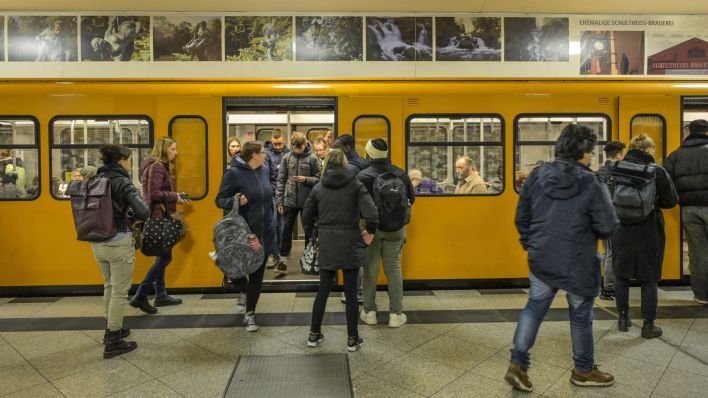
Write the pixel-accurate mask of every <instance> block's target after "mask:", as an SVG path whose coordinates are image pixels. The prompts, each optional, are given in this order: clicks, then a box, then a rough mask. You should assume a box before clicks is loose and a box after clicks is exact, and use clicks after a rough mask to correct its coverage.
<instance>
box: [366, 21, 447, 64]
mask: <svg viewBox="0 0 708 398" xmlns="http://www.w3.org/2000/svg"><path fill="white" fill-rule="evenodd" d="M432 33H433V18H432V17H366V60H367V61H432V60H433V34H432Z"/></svg>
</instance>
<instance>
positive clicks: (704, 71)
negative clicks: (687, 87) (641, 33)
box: [647, 32, 708, 75]
mask: <svg viewBox="0 0 708 398" xmlns="http://www.w3.org/2000/svg"><path fill="white" fill-rule="evenodd" d="M647 54H648V55H649V56H648V58H647V74H649V75H708V33H706V32H704V33H696V32H692V33H686V32H648V33H647Z"/></svg>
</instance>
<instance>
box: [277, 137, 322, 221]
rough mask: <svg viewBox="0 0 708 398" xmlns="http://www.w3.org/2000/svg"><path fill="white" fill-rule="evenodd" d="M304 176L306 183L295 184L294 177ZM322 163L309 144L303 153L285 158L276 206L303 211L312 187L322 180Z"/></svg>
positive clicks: (289, 154)
mask: <svg viewBox="0 0 708 398" xmlns="http://www.w3.org/2000/svg"><path fill="white" fill-rule="evenodd" d="M295 176H304V177H306V179H305V182H295V180H293V177H295ZM319 176H320V161H319V159H317V156H315V154H314V153H312V147H311V146H310V144H309V143H308V144H307V147H305V151H304V152H303V153H295V152H288V153H287V154H285V156H283V160H282V161H281V163H280V169H279V170H278V180H277V181H278V184H277V186H276V189H275V204H276V205H279V206H280V205H283V206H285V207H293V208H298V209H302V208H303V207H304V206H305V201H306V200H307V197H308V196H309V195H310V191H311V190H312V187H314V186H315V184H317V182H318V181H319V180H320V177H319Z"/></svg>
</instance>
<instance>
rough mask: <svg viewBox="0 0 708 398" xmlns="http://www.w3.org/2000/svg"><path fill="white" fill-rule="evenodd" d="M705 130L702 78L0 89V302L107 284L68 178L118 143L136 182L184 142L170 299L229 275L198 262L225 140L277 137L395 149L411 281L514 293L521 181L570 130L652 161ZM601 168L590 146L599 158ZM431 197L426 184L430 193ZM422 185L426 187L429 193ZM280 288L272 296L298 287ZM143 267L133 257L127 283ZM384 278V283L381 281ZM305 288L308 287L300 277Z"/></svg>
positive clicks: (677, 264)
mask: <svg viewBox="0 0 708 398" xmlns="http://www.w3.org/2000/svg"><path fill="white" fill-rule="evenodd" d="M699 118H708V85H707V84H705V82H700V81H697V80H656V79H654V80H651V79H647V80H632V81H628V80H619V79H618V80H596V79H592V80H589V79H570V80H554V79H545V80H544V79H540V80H533V81H531V80H512V79H509V80H504V79H501V80H488V79H480V80H415V81H411V80H376V81H370V80H342V81H313V82H306V83H305V82H298V81H179V80H176V81H149V80H145V81H120V80H119V81H101V80H77V81H37V80H17V81H12V80H11V81H6V82H4V83H3V84H2V85H1V86H0V163H1V165H2V167H0V174H2V182H1V183H0V224H1V225H2V228H0V294H23V293H30V292H33V293H37V294H40V293H50V292H72V291H73V292H87V291H93V290H91V289H94V290H96V289H95V288H96V287H97V286H98V285H100V284H101V283H102V279H101V275H100V273H99V271H98V268H97V266H96V264H95V261H94V259H93V256H92V253H91V250H90V247H89V245H88V244H87V243H85V242H80V241H77V240H76V236H75V232H74V226H73V221H72V215H71V210H70V206H69V203H68V200H67V198H66V195H65V193H64V191H65V189H66V186H67V184H68V182H69V181H70V180H71V179H72V178H73V173H74V171H77V169H81V168H86V167H88V166H97V165H98V164H97V163H98V159H99V157H98V151H97V149H98V147H99V146H100V145H102V144H105V143H120V144H123V145H127V146H128V147H130V148H131V150H132V151H133V156H132V163H133V166H132V167H131V170H130V172H131V175H132V176H133V179H134V181H135V182H136V184H139V181H138V180H137V176H138V172H137V170H138V169H137V168H138V166H139V164H140V161H141V160H142V158H143V157H144V156H147V154H148V153H149V151H150V148H151V147H152V144H153V142H154V141H155V139H156V138H158V137H161V136H165V135H170V136H172V137H173V138H174V139H175V140H176V141H177V143H178V157H177V165H176V180H177V190H178V191H184V192H187V193H188V194H189V195H190V196H191V197H192V199H193V200H192V201H191V202H190V203H189V204H188V205H185V206H183V211H184V215H185V219H186V221H187V223H188V225H189V234H188V236H187V237H186V238H185V239H184V240H183V241H182V242H180V243H179V244H178V245H177V246H176V248H175V250H174V251H173V258H174V260H173V262H172V263H171V264H170V266H169V268H168V269H167V277H166V280H167V285H168V287H170V288H192V289H200V288H210V287H217V286H220V285H221V281H222V275H221V273H220V272H219V270H218V269H217V268H216V267H215V266H214V264H213V261H212V260H211V259H210V258H209V257H208V255H207V253H208V252H209V251H211V250H213V244H212V227H213V225H214V223H215V222H216V221H218V220H219V218H220V217H221V215H222V212H221V210H220V209H217V208H216V206H215V204H214V198H215V196H216V193H217V192H218V188H219V183H220V180H221V176H222V174H223V172H224V169H225V167H226V162H227V153H226V148H225V146H226V145H225V143H226V140H227V139H228V137H231V136H237V137H239V138H240V139H241V141H242V142H243V141H244V140H253V139H259V140H268V139H269V138H270V134H272V132H273V131H274V130H275V129H280V130H281V131H283V132H284V133H286V136H289V134H290V133H292V132H293V131H301V132H303V133H305V134H306V135H307V137H308V138H309V139H310V140H311V141H314V140H315V139H316V138H319V137H322V136H324V134H325V133H326V132H327V130H329V129H332V130H334V131H335V132H336V133H337V134H339V135H341V134H352V135H354V138H355V140H356V142H357V149H358V150H359V151H360V152H361V153H362V154H363V146H364V144H365V143H366V141H367V140H368V139H371V138H375V137H380V138H384V139H386V140H387V141H389V142H390V146H391V152H390V156H391V160H392V161H393V163H395V164H397V165H398V166H400V167H402V168H403V169H405V170H407V171H409V172H410V171H411V170H417V171H418V172H419V175H421V176H422V180H424V181H426V184H422V185H421V186H420V187H421V189H420V192H419V194H418V197H417V200H416V203H415V205H414V206H413V211H412V221H411V223H410V225H409V226H408V230H407V243H406V245H405V248H404V255H403V259H402V267H403V275H404V280H405V281H406V282H407V283H415V282H425V283H429V284H435V285H437V286H443V287H444V286H475V285H483V284H487V283H496V284H501V285H503V284H509V283H511V282H515V281H518V280H522V279H523V278H526V277H527V273H528V268H527V263H526V255H525V253H524V252H523V250H522V249H521V246H520V244H519V243H518V235H517V233H516V229H515V227H514V212H515V208H516V203H517V199H518V193H517V192H518V189H519V187H520V186H521V184H522V183H523V179H524V176H525V175H527V174H528V172H529V171H530V170H531V169H532V168H533V167H534V166H535V165H537V164H538V162H540V161H548V160H550V159H552V145H553V142H554V141H555V139H556V138H557V137H558V134H559V133H560V131H561V130H562V128H563V127H564V126H565V125H567V124H569V123H583V124H587V125H589V126H591V127H592V128H593V129H594V130H595V131H596V132H597V133H598V136H599V137H600V142H604V141H609V140H619V141H623V142H628V141H629V139H630V138H631V137H632V136H633V135H636V134H639V133H646V134H649V135H650V136H651V137H652V138H653V139H654V140H655V142H656V143H657V152H656V158H657V161H658V162H661V161H662V159H663V157H665V156H666V155H668V154H669V153H670V152H671V151H673V150H674V149H676V148H677V147H678V146H679V145H680V142H681V139H682V136H683V135H684V134H685V132H684V128H683V126H685V125H686V124H687V123H688V122H689V121H691V120H695V119H699ZM462 155H467V156H470V157H471V158H472V159H473V160H474V161H475V163H476V168H477V170H478V172H479V174H480V175H481V177H482V178H483V179H484V181H485V184H486V185H487V193H485V194H474V195H456V194H455V193H454V188H455V168H454V166H455V165H454V162H455V159H456V158H457V157H459V156H462ZM603 161H604V155H603V153H602V150H601V148H599V147H598V150H597V151H596V156H595V159H594V162H593V167H594V168H597V166H598V165H599V164H601V163H602V162H603ZM424 186H425V187H428V188H424ZM430 186H435V189H433V190H430V189H429V187H430ZM664 214H665V216H666V232H667V243H666V256H665V260H664V265H663V273H662V277H663V279H664V280H665V281H680V280H682V279H683V278H684V277H685V276H686V275H687V269H688V262H687V261H686V259H684V257H685V256H686V253H685V252H686V250H685V248H684V244H683V243H682V239H681V230H680V212H679V210H678V208H675V209H671V210H668V211H665V212H664ZM296 257H297V253H295V255H294V258H293V259H291V260H290V262H289V264H290V265H289V276H288V277H286V278H280V279H274V278H273V277H272V276H270V277H269V276H267V277H266V279H271V282H272V283H271V284H270V286H275V285H279V286H281V287H283V288H285V289H291V288H292V289H298V288H301V287H302V285H303V284H307V283H312V277H305V276H298V272H297V258H296ZM151 261H152V259H150V258H146V257H144V256H143V255H142V254H138V255H137V259H136V267H135V277H134V282H139V280H140V279H141V278H142V276H143V275H144V273H145V272H146V271H147V269H148V268H149V266H150V264H151ZM380 275H382V276H381V278H382V281H383V278H384V277H383V274H382V273H381V274H380ZM308 278H309V279H308Z"/></svg>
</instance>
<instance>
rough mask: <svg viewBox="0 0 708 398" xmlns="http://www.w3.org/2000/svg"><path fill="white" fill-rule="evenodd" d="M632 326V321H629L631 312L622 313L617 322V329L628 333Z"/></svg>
mask: <svg viewBox="0 0 708 398" xmlns="http://www.w3.org/2000/svg"><path fill="white" fill-rule="evenodd" d="M630 326H632V320H631V319H629V312H627V311H620V314H619V319H618V320H617V329H619V331H620V332H626V331H628V330H629V327H630Z"/></svg>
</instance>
